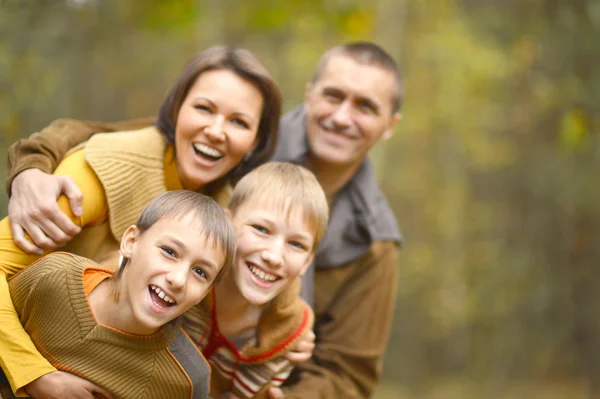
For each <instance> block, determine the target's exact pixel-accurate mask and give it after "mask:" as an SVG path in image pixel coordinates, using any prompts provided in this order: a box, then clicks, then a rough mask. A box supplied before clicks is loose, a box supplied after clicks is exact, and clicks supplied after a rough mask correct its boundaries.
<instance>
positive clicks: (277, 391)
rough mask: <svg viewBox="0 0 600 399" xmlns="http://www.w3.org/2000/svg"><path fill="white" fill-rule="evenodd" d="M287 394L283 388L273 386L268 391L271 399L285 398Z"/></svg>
mask: <svg viewBox="0 0 600 399" xmlns="http://www.w3.org/2000/svg"><path fill="white" fill-rule="evenodd" d="M284 397H285V395H284V394H283V391H282V390H281V388H277V387H271V388H269V390H268V391H267V398H269V399H284Z"/></svg>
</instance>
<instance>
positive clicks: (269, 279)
mask: <svg viewBox="0 0 600 399" xmlns="http://www.w3.org/2000/svg"><path fill="white" fill-rule="evenodd" d="M246 266H247V267H248V270H250V273H252V275H253V276H255V277H257V278H258V279H259V280H261V281H263V282H265V283H273V282H275V281H277V280H280V279H281V277H278V276H276V275H274V274H271V273H268V272H265V271H264V269H262V268H260V267H258V266H256V265H255V264H254V263H251V262H246Z"/></svg>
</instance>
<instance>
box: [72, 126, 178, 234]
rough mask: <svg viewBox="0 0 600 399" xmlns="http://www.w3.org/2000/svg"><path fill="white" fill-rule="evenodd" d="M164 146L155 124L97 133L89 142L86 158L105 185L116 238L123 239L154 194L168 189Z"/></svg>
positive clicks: (86, 147)
mask: <svg viewBox="0 0 600 399" xmlns="http://www.w3.org/2000/svg"><path fill="white" fill-rule="evenodd" d="M165 149H166V143H165V140H164V138H163V137H162V135H161V134H160V132H159V131H158V130H157V129H156V128H155V127H153V126H151V127H147V128H144V129H140V130H134V131H128V132H119V133H101V134H96V135H94V136H93V137H92V138H91V139H90V140H89V142H88V143H87V144H86V146H85V149H84V150H83V151H84V156H85V160H86V161H87V162H88V163H89V165H90V166H91V168H92V169H93V170H94V172H95V173H96V175H97V176H98V178H99V179H100V182H101V183H102V186H103V187H104V191H105V193H106V199H107V202H108V212H109V220H110V228H111V232H112V234H113V236H114V238H115V239H116V240H120V239H121V236H122V235H123V233H124V232H125V230H126V229H127V227H129V226H130V225H132V224H134V223H135V221H136V220H137V218H138V217H139V216H140V213H141V212H142V209H144V207H145V206H146V205H147V204H148V203H149V202H150V201H151V200H152V199H153V198H154V197H156V196H157V195H159V194H161V193H163V192H165V191H167V188H166V187H165V175H164V157H165Z"/></svg>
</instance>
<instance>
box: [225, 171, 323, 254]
mask: <svg viewBox="0 0 600 399" xmlns="http://www.w3.org/2000/svg"><path fill="white" fill-rule="evenodd" d="M248 201H253V202H254V203H259V202H261V203H262V202H267V203H269V204H273V205H276V206H278V207H280V208H281V210H282V212H285V213H286V216H287V217H289V215H290V214H291V212H292V211H293V209H297V207H300V209H301V210H302V213H303V215H304V220H305V221H306V223H307V225H308V226H309V228H310V229H311V230H313V231H314V235H315V242H314V245H313V251H315V250H316V247H317V244H318V242H319V241H320V240H321V238H323V236H324V235H325V231H326V230H327V222H328V221H329V205H328V203H327V197H326V196H325V192H324V191H323V189H322V188H321V185H320V184H319V182H318V181H317V178H316V177H315V175H313V174H312V172H310V171H309V170H308V169H306V168H304V167H302V166H299V165H295V164H292V163H288V162H269V163H266V164H264V165H261V166H259V167H258V168H256V169H254V170H253V171H252V172H250V173H248V174H247V175H246V176H244V177H243V178H242V179H241V180H240V181H239V182H238V183H237V184H236V186H235V189H234V190H233V193H232V195H231V198H230V199H229V202H228V204H227V207H228V208H229V210H230V211H231V212H232V214H234V215H235V212H236V211H237V210H238V209H239V208H240V207H241V206H243V205H244V204H246V203H247V202H248Z"/></svg>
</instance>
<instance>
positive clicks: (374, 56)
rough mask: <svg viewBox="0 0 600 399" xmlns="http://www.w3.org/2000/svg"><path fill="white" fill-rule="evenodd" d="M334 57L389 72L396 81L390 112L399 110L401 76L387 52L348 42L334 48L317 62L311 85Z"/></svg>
mask: <svg viewBox="0 0 600 399" xmlns="http://www.w3.org/2000/svg"><path fill="white" fill-rule="evenodd" d="M336 55H345V56H347V57H349V58H351V59H352V60H354V61H356V62H357V63H359V64H362V65H371V66H376V67H379V68H381V69H383V70H386V71H388V72H390V73H391V74H392V75H393V76H394V80H395V81H396V90H394V93H393V95H392V112H397V111H398V110H400V107H401V105H402V100H403V97H404V88H403V85H402V75H401V73H400V67H399V66H398V64H397V63H396V61H394V59H393V58H392V56H391V55H390V54H388V52H387V51H385V50H384V49H383V48H381V47H380V46H379V45H377V44H375V43H371V42H350V43H346V44H343V45H341V46H337V47H334V48H332V49H330V50H328V51H327V52H325V54H323V56H322V57H321V59H320V60H319V63H318V64H317V69H316V70H315V73H314V75H313V79H312V81H313V83H315V82H317V80H319V78H320V77H321V74H322V73H323V71H324V70H325V67H326V66H327V63H328V62H329V60H330V59H331V58H332V57H334V56H336Z"/></svg>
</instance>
